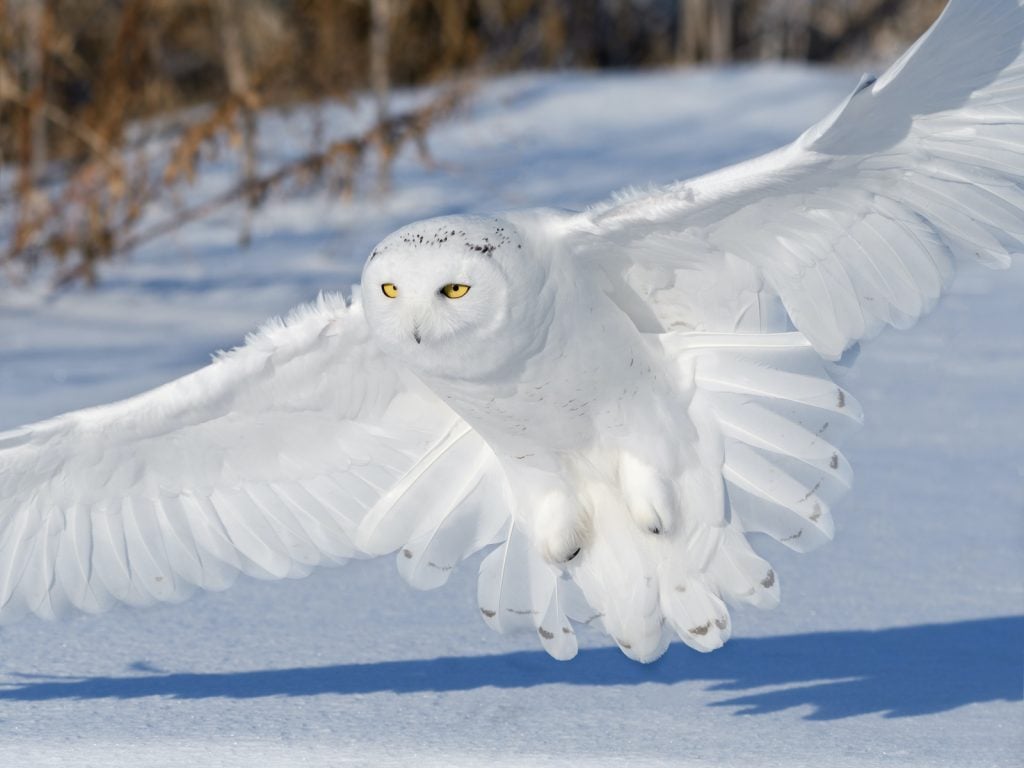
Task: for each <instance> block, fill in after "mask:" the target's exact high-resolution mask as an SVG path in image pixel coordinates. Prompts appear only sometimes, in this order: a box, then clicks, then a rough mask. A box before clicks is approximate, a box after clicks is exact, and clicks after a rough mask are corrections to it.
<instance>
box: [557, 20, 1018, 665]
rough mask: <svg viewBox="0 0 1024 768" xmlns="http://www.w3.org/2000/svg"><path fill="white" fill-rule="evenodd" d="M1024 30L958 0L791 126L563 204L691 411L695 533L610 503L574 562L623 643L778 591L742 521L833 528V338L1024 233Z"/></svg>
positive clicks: (854, 419) (707, 624)
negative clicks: (637, 187)
mask: <svg viewBox="0 0 1024 768" xmlns="http://www.w3.org/2000/svg"><path fill="white" fill-rule="evenodd" d="M1022 40H1024V8H1022V6H1021V3H1020V2H1019V0H952V1H951V2H950V4H949V6H948V7H947V9H946V11H945V12H944V13H943V15H942V16H941V17H940V19H939V20H938V21H937V22H936V24H935V25H934V26H933V27H932V29H931V30H930V31H929V32H928V33H927V34H925V35H924V37H922V38H921V40H919V41H918V42H917V43H916V44H915V45H914V46H913V47H912V48H911V49H910V50H909V51H908V52H907V53H906V54H905V55H904V56H903V57H902V58H901V59H899V61H897V62H896V63H895V64H894V65H893V66H892V68H890V69H889V71H888V72H886V74H885V75H883V76H882V77H881V78H879V79H878V80H872V79H865V80H863V81H862V83H861V85H860V86H859V87H858V88H857V89H856V91H855V92H854V93H853V94H852V95H851V96H850V97H849V98H848V99H847V100H846V101H845V102H844V103H843V104H842V105H840V107H839V108H838V109H837V110H835V111H834V112H833V113H832V114H831V115H830V116H828V117H827V118H826V119H825V120H823V121H822V122H821V123H819V124H818V125H816V126H814V127H812V128H811V129H810V130H808V131H807V132H806V133H805V134H804V135H803V136H801V137H800V138H799V139H798V140H797V141H796V142H794V143H793V144H791V145H790V146H787V147H785V148H783V149H780V150H778V151H776V152H772V153H770V154H768V155H765V156H763V157H760V158H757V159H754V160H751V161H749V162H746V163H742V164H740V165H737V166H734V167H731V168H727V169H725V170H722V171H719V172H717V173H712V174H710V175H707V176H703V177H701V178H697V179H693V180H690V181H685V182H680V183H677V184H674V185H671V186H669V187H666V188H664V189H658V190H653V191H650V192H631V193H628V194H625V195H622V196H619V197H617V198H615V199H613V200H611V201H609V202H607V203H605V204H602V205H598V206H596V207H594V208H592V209H590V210H588V211H586V212H584V213H582V214H580V215H578V216H576V217H574V218H569V219H567V220H566V230H565V233H566V234H565V236H566V237H567V239H568V245H569V247H570V249H571V250H573V251H574V253H575V258H577V259H578V262H579V265H580V267H581V268H591V269H596V268H599V269H601V270H603V272H604V273H605V275H606V276H607V278H608V283H607V286H608V287H607V292H608V295H609V297H610V298H611V299H612V301H614V302H615V303H616V305H618V307H619V308H620V309H621V310H622V311H623V312H625V313H627V314H628V315H629V316H630V317H631V318H632V319H633V320H634V322H635V323H636V325H637V327H638V328H639V329H640V330H641V331H643V332H646V333H649V334H651V336H650V338H651V341H652V343H655V344H657V345H659V346H660V347H661V348H662V349H663V350H664V352H665V355H666V357H667V358H668V359H669V360H670V361H671V362H672V363H673V364H674V366H675V370H676V379H677V384H678V386H679V387H680V388H681V390H682V391H683V392H685V393H687V394H688V401H687V402H688V405H687V411H688V415H689V417H690V420H691V422H692V423H693V425H694V427H695V429H696V431H697V439H696V442H695V451H696V454H697V456H698V458H699V463H700V466H699V468H698V467H694V468H692V470H693V471H694V472H695V473H698V474H699V478H700V482H699V483H693V484H692V489H687V493H686V495H685V497H684V498H683V499H682V509H683V511H684V515H685V516H686V523H687V525H686V530H685V531H684V532H683V533H682V535H681V539H682V540H672V541H665V542H663V541H660V540H654V539H652V537H650V536H648V537H646V538H643V537H640V536H639V535H638V534H635V533H634V534H633V540H634V543H633V544H632V545H631V544H630V543H629V541H630V538H629V533H630V530H629V529H628V526H625V527H624V526H622V525H620V526H619V527H620V528H623V527H624V528H625V530H616V528H615V523H616V520H615V519H613V518H612V517H610V516H608V517H606V518H605V519H603V520H598V522H597V523H595V526H594V531H593V535H594V538H595V540H594V542H593V543H592V547H591V556H590V558H589V559H588V561H586V562H584V563H583V564H582V565H581V566H579V568H577V570H576V571H575V572H574V575H573V578H574V579H575V580H576V581H577V583H578V584H579V585H580V587H581V588H582V590H583V592H584V593H585V595H586V598H587V600H588V601H589V602H590V604H591V605H592V606H594V608H595V610H596V611H597V612H598V613H600V614H601V615H602V621H603V622H604V626H605V627H606V629H608V631H609V632H610V633H611V634H612V635H613V636H614V637H616V639H617V640H618V642H619V644H620V646H621V647H622V648H623V649H624V651H625V652H626V653H627V654H629V655H631V656H633V657H634V658H638V659H640V660H643V661H649V660H651V659H653V658H656V657H657V656H658V655H659V654H660V653H661V652H662V651H663V650H664V648H665V646H666V645H667V643H668V638H667V634H666V633H667V631H668V629H667V628H671V629H673V630H674V631H675V632H676V633H677V634H678V635H679V636H680V637H681V638H682V639H683V640H684V641H685V642H686V643H688V644H689V645H691V646H692V647H694V648H697V649H698V650H703V651H707V650H712V649H714V648H717V647H718V646H719V645H721V644H722V643H723V642H724V641H725V640H726V639H727V638H728V636H729V632H730V629H731V626H730V623H729V617H728V614H727V612H726V609H725V606H724V605H723V603H722V599H723V598H724V599H726V600H728V601H730V602H748V603H752V604H754V605H758V606H762V607H766V606H770V605H773V604H774V603H776V602H777V600H778V589H779V585H778V578H777V576H776V574H775V572H774V571H773V570H772V569H771V568H770V566H769V565H768V564H767V563H766V562H765V561H763V560H762V559H761V558H760V557H758V556H757V555H756V554H755V553H754V552H753V551H752V550H751V548H750V546H749V544H748V543H747V540H746V537H745V536H744V535H743V534H745V533H748V532H753V531H759V532H763V533H767V534H769V535H771V536H772V537H774V538H775V539H777V540H779V541H781V542H783V543H784V544H786V545H787V546H789V547H791V548H793V549H797V550H800V551H803V550H806V549H810V548H812V547H814V546H817V545H819V544H821V543H822V542H824V541H827V540H828V539H830V538H831V536H832V532H833V528H832V521H831V514H830V507H831V505H832V504H833V503H834V502H835V501H836V500H837V499H838V498H839V497H840V496H841V495H842V494H843V493H844V492H845V491H846V490H847V489H848V488H849V485H850V482H851V479H852V473H851V471H850V468H849V465H848V464H847V462H846V460H845V459H844V458H843V456H842V454H841V453H840V452H839V446H840V445H841V443H842V440H843V438H844V436H845V435H846V434H847V433H848V432H849V431H850V430H851V429H853V428H855V427H856V426H857V425H858V424H859V422H860V421H861V413H860V409H859V406H858V405H857V403H856V402H855V401H854V400H853V398H852V397H851V396H850V395H849V393H848V392H846V391H845V390H844V389H842V388H841V387H838V386H837V385H836V384H835V383H834V382H833V381H832V379H831V377H830V368H829V366H828V365H827V364H825V363H824V361H823V360H822V359H821V358H822V357H824V358H827V359H831V360H835V359H838V358H839V357H840V356H841V355H842V354H843V352H844V351H845V350H846V349H847V348H849V347H850V346H851V345H853V344H855V343H856V342H857V341H858V340H860V339H863V338H867V337H870V336H872V335H873V334H876V333H878V332H879V331H880V330H881V329H882V328H883V327H884V326H886V325H893V326H896V327H901V328H902V327H906V326H909V325H910V324H912V323H913V322H914V321H915V320H916V319H917V318H918V317H920V316H921V315H922V314H924V313H925V312H927V311H928V310H930V309H931V308H932V307H933V305H934V304H935V302H936V300H937V299H938V297H939V295H940V293H941V292H942V290H943V288H944V287H945V286H946V285H947V284H948V282H949V280H950V278H951V275H952V273H953V267H954V263H955V261H956V260H957V259H973V260H977V261H980V262H982V263H984V264H987V265H990V266H1006V265H1008V264H1009V259H1010V256H1011V255H1013V254H1015V253H1020V252H1021V251H1022V250H1024V189H1022V184H1024V57H1022ZM794 329H795V330H794ZM598 523H600V524H598ZM638 552H639V553H642V555H643V556H641V557H637V556H636V555H637V553H638ZM598 555H599V557H598ZM609 573H614V574H628V576H626V577H619V578H617V579H615V580H614V581H615V582H616V583H612V581H613V580H609V579H608V578H607V576H606V574H609ZM622 585H626V586H622ZM634 585H644V586H643V589H642V592H641V591H638V590H639V588H638V587H636V586H634ZM618 614H622V615H624V616H627V617H634V616H637V615H642V619H643V620H636V619H633V618H630V620H629V621H623V620H619V619H618V618H617V616H618Z"/></svg>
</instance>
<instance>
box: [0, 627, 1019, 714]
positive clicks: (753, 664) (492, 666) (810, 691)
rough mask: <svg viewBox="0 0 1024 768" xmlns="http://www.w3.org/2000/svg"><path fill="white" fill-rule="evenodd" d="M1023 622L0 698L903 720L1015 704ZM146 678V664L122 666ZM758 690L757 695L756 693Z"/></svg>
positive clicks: (192, 676) (397, 664)
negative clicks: (606, 693)
mask: <svg viewBox="0 0 1024 768" xmlns="http://www.w3.org/2000/svg"><path fill="white" fill-rule="evenodd" d="M1022 649H1024V616H1011V617H1001V618H991V619H980V620H975V621H961V622H955V623H951V624H929V625H920V626H913V627H900V628H896V629H884V630H879V631H873V632H872V631H850V632H818V633H812V634H803V635H789V636H780V637H761V638H739V639H736V640H733V641H732V642H731V643H729V644H728V645H727V646H726V647H725V648H724V649H722V650H720V651H718V652H716V653H713V654H710V655H708V656H703V655H698V654H697V653H695V652H692V651H690V650H689V649H687V648H685V647H683V646H680V645H673V646H672V648H671V649H670V650H669V652H668V653H667V654H666V655H665V656H663V657H662V658H661V659H659V660H658V661H657V662H655V663H653V664H650V665H640V664H637V663H635V662H632V661H630V660H628V659H626V658H625V657H624V656H623V655H622V654H621V653H620V652H619V650H618V649H617V648H591V649H583V650H581V651H580V653H579V655H578V656H577V657H576V659H575V660H574V661H573V662H571V663H568V664H566V663H561V662H556V661H554V660H552V659H550V658H548V657H547V656H546V655H545V654H544V653H542V652H540V651H520V652H516V653H506V654H499V655H489V656H469V657H449V658H438V659H416V660H405V661H380V662H373V663H366V664H337V665H333V666H324V667H296V668H293V669H264V670H253V671H248V672H223V673H172V674H165V673H157V674H143V675H135V676H129V677H92V678H85V679H77V680H68V679H57V680H54V679H52V678H51V679H47V680H45V681H41V680H32V681H24V682H15V683H8V684H5V685H0V700H13V701H40V700H51V699H102V698H117V699H133V698H139V697H144V696H170V697H174V698H180V699H205V698H211V697H227V698H236V699H245V698H255V697H262V696H317V695H324V694H335V695H342V696H344V695H349V694H365V693H379V692H389V691H390V692H395V693H399V694H402V693H417V692H424V691H435V692H442V691H465V690H472V689H476V688H483V687H487V686H493V687H496V688H530V687H534V686H539V685H555V684H560V685H574V686H591V685H592V686H616V685H620V686H621V685H630V686H632V685H639V684H643V683H647V684H655V685H672V684H675V683H682V682H707V683H709V684H710V685H709V686H708V690H710V691H715V692H723V691H724V692H737V693H739V694H741V695H737V696H734V697H732V698H727V699H724V700H715V701H713V702H710V704H711V705H712V706H725V707H735V708H738V710H737V714H764V713H768V712H777V711H780V710H784V709H789V708H791V707H798V706H802V705H811V706H812V707H813V708H814V710H813V712H812V713H811V714H810V715H808V717H809V719H812V720H832V719H837V718H843V717H851V716H854V715H864V714H868V713H872V712H879V713H884V714H885V716H887V717H911V716H915V715H924V714H930V713H934V712H942V711H945V710H949V709H953V708H955V707H959V706H963V705H966V704H975V703H981V702H988V701H997V700H1006V701H1014V700H1019V699H1020V698H1021V695H1022V691H1021V684H1022V674H1024V656H1022ZM134 668H135V669H137V670H138V671H140V672H149V671H151V668H148V667H134ZM761 688H769V690H764V691H761V690H756V689H761Z"/></svg>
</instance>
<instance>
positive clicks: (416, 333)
mask: <svg viewBox="0 0 1024 768" xmlns="http://www.w3.org/2000/svg"><path fill="white" fill-rule="evenodd" d="M412 337H413V338H414V339H416V343H417V344H419V343H420V342H422V341H423V339H422V338H420V332H419V331H418V330H417V331H413V332H412Z"/></svg>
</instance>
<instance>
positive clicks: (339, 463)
mask: <svg viewBox="0 0 1024 768" xmlns="http://www.w3.org/2000/svg"><path fill="white" fill-rule="evenodd" d="M1022 40H1024V8H1022V6H1021V3H1020V2H1019V1H1018V0H952V2H951V3H950V5H949V7H948V8H947V9H946V11H945V12H944V13H943V15H942V16H941V17H940V19H939V20H938V21H937V22H936V23H935V25H934V26H933V27H932V28H931V30H930V31H929V32H928V33H926V34H925V35H924V37H922V38H921V39H920V40H919V41H918V42H917V43H916V44H915V45H914V46H913V47H912V48H911V49H910V50H909V51H908V52H907V53H906V54H905V55H904V56H903V57H902V58H900V59H899V60H898V61H897V62H896V63H895V64H894V65H893V66H892V67H891V68H890V69H889V70H888V71H887V72H886V73H885V74H884V75H883V76H882V77H881V78H879V79H877V80H876V79H872V78H865V79H864V80H862V82H861V83H860V85H859V86H858V87H857V88H856V90H855V91H854V92H853V94H852V95H851V96H850V97H849V98H848V99H846V101H845V102H843V103H842V104H841V105H840V106H839V107H838V108H837V109H836V110H835V111H834V112H833V113H832V114H830V115H829V116H828V117H826V118H825V119H824V120H822V121H821V122H820V123H818V124H817V125H814V126H813V127H811V128H810V129H809V130H808V131H807V132H805V133H804V134H803V135H802V136H800V138H798V139H797V140H796V141H795V142H794V143H792V144H790V145H789V146H786V147H784V148H782V149H779V150H777V151H774V152H771V153H769V154H767V155H764V156H762V157H759V158H756V159H754V160H751V161H748V162H745V163H741V164H739V165H736V166H733V167H730V168H726V169H724V170H721V171H718V172H716V173H711V174H709V175H706V176H702V177H700V178H696V179H692V180H689V181H683V182H678V183H676V184H672V185H669V186H667V187H664V188H658V189H651V190H644V191H629V192H626V193H624V194H620V195H617V196H615V197H613V198H612V199H611V200H609V201H607V202H604V203H601V204H598V205H595V206H593V207H591V208H589V209H587V210H585V211H582V212H567V211H561V210H558V211H556V210H529V211H519V212H513V213H505V214H501V215H496V216H449V217H444V218H440V219H433V220H429V221H424V222H419V223H415V224H412V225H410V226H408V227H406V228H404V229H401V230H399V231H398V232H396V233H394V234H392V235H391V236H389V237H388V238H386V239H385V240H384V241H383V242H382V243H380V244H379V245H378V246H377V247H376V248H375V249H374V250H373V252H372V253H371V254H370V255H369V258H368V259H367V261H366V266H365V268H364V270H363V275H362V281H361V285H360V286H359V287H357V288H353V289H352V291H351V295H350V296H349V297H347V298H346V297H341V296H323V297H321V298H320V299H319V300H318V301H317V302H316V303H314V304H312V305H310V306H306V307H302V308H300V309H298V310H296V311H295V312H293V313H292V314H291V315H290V316H289V317H288V318H287V319H285V320H283V321H278V320H275V321H271V322H270V323H268V324H267V325H266V326H264V327H263V328H262V329H261V330H260V331H258V332H257V333H255V334H253V335H252V336H250V337H249V338H248V339H247V341H246V343H245V345H244V346H242V347H240V348H238V349H235V350H233V351H230V352H227V353H224V354H221V355H219V356H218V357H217V358H216V359H215V361H214V362H213V363H212V364H211V365H209V366H208V367H206V368H204V369H202V370H199V371H197V372H195V373H193V374H191V375H189V376H185V377H184V378H182V379H179V380H177V381H174V382H171V383H169V384H166V385H164V386H162V387H159V388H158V389H155V390H153V391H151V392H147V393H145V394H142V395H139V396H137V397H133V398H131V399H128V400H125V401H123V402H119V403H114V404H112V405H107V406H101V407H96V408H89V409H86V410H82V411H78V412H75V413H69V414H65V415H63V416H58V417H56V418H53V419H50V420H47V421H43V422H40V423H38V424H33V425H30V426H26V427H23V428H20V429H15V430H12V431H8V432H5V433H2V434H0V619H2V620H6V621H11V620H14V619H17V618H19V617H21V616H22V615H25V614H28V613H33V614H36V615H38V616H42V617H54V616H58V615H62V614H65V613H68V612H69V611H71V610H73V609H77V610H80V611H86V612H98V611H103V610H105V609H107V608H110V607H111V606H112V605H114V604H115V603H117V602H123V603H127V604H130V605H146V604H150V603H154V602H158V601H169V602H175V601H180V600H183V599H184V598H186V597H187V596H189V595H190V594H191V593H192V592H193V591H195V590H196V589H198V588H203V589H223V588H225V587H227V586H228V585H229V584H231V582H232V580H233V579H234V578H235V576H236V575H237V574H238V573H239V572H242V573H245V574H248V575H251V576H256V577H259V578H281V577H296V576H302V575H304V574H307V573H308V572H309V571H310V570H311V569H312V568H313V567H314V566H316V565H320V564H330V563H339V562H342V561H345V560H347V559H351V558H355V557H364V556H368V555H380V554H386V553H397V562H398V568H399V570H400V572H401V573H402V575H403V576H404V577H405V579H406V580H407V581H408V582H409V583H410V584H412V585H414V586H416V587H420V588H431V587H437V586H439V585H441V584H443V583H444V582H445V581H446V580H447V579H448V577H449V575H450V573H451V571H452V569H453V568H454V567H455V566H456V565H457V564H458V563H459V562H460V561H461V560H463V559H465V558H467V557H469V556H470V555H472V554H473V553H476V552H478V551H480V550H482V549H485V548H489V549H490V552H489V553H488V554H487V555H486V556H485V557H484V558H483V560H482V562H481V565H480V573H479V588H478V601H479V611H480V613H481V615H482V617H483V620H484V621H485V622H487V624H489V625H490V626H491V627H493V628H494V629H496V630H499V631H507V630H512V629H518V628H526V629H528V630H529V631H532V632H534V633H535V634H536V636H537V637H538V638H539V641H540V643H541V644H542V645H543V647H544V648H545V650H547V652H548V653H550V654H551V655H552V656H554V657H556V658H559V659H567V658H571V657H572V656H573V655H574V654H575V653H576V648H577V641H576V633H575V627H576V626H578V625H579V624H581V623H587V624H591V625H593V626H597V627H600V628H602V629H603V630H604V631H605V632H607V633H608V635H610V636H611V638H613V639H614V641H615V642H616V643H617V644H618V646H619V647H620V648H621V649H622V650H623V651H624V652H625V653H626V654H627V655H628V656H630V657H632V658H634V659H637V660H639V661H650V660H652V659H655V658H657V657H658V656H659V655H660V654H661V653H662V652H663V651H664V650H665V648H666V647H667V645H668V643H669V642H670V640H671V639H673V638H674V637H679V638H681V639H682V641H683V642H685V643H686V644H688V645H690V646H692V647H693V648H696V649H698V650H701V651H710V650H713V649H715V648H718V647H719V646H721V645H722V643H724V642H725V641H726V640H727V639H728V637H729V635H730V633H731V631H732V625H731V621H730V617H729V612H728V610H727V607H726V606H727V604H730V603H749V604H753V605H755V606H759V607H771V606H774V605H775V604H777V603H778V601H779V577H778V575H777V574H776V573H775V571H774V570H773V569H772V567H771V566H770V565H769V564H768V563H767V562H766V561H765V560H763V559H762V558H761V557H760V556H758V555H757V554H756V553H755V552H754V551H753V549H752V548H751V547H750V545H749V544H748V541H747V536H746V534H748V533H750V532H761V533H766V534H769V535H771V536H773V537H774V538H776V539H777V540H779V541H781V542H783V543H784V544H786V545H787V546H789V547H791V548H792V549H795V550H798V551H805V550H809V549H811V548H813V547H816V546H818V545H820V544H822V543H823V542H826V541H828V540H829V539H831V538H832V534H833V523H832V507H833V505H834V503H835V501H836V500H837V499H838V498H839V497H840V496H841V495H842V494H843V493H844V492H845V491H847V490H848V488H849V487H850V482H851V470H850V466H849V465H848V463H847V461H846V459H845V458H844V457H843V455H842V453H841V452H840V451H839V449H838V447H837V446H839V445H840V444H841V443H842V441H843V439H844V437H846V435H847V434H848V433H849V432H850V431H851V430H852V429H854V428H856V427H857V425H858V424H859V423H860V422H861V410H860V408H859V406H858V404H857V401H856V400H855V399H854V398H853V397H852V396H851V395H850V393H848V392H847V391H846V390H845V389H843V388H842V387H841V386H839V385H838V384H836V383H835V382H834V381H833V380H832V378H831V376H830V374H831V372H832V370H833V368H832V367H831V364H832V362H833V361H836V360H838V359H840V358H841V357H842V356H843V355H844V352H846V351H847V350H849V349H850V348H851V347H852V346H854V345H855V344H857V343H858V342H859V341H860V340H862V339H867V338H869V337H871V336H874V335H875V334H877V333H878V332H879V331H880V330H882V329H883V328H884V327H885V326H886V325H892V326H895V327H897V328H906V327H908V326H910V325H911V324H913V323H914V321H915V320H917V318H919V317H920V316H921V315H923V314H924V313H926V312H928V311H929V310H930V309H931V308H932V307H933V306H934V304H935V303H936V301H937V299H938V298H939V295H940V293H941V292H942V290H943V288H944V287H945V286H946V285H948V283H949V281H950V279H951V276H952V273H953V267H954V263H955V262H956V260H958V259H970V260H976V261H980V262H982V263H984V264H986V265H989V266H994V267H1000V266H1002V267H1005V266H1007V265H1008V263H1009V259H1010V256H1011V254H1013V253H1016V252H1019V251H1021V250H1022V248H1024V191H1022V184H1024V56H1022Z"/></svg>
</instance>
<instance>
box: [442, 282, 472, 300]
mask: <svg viewBox="0 0 1024 768" xmlns="http://www.w3.org/2000/svg"><path fill="white" fill-rule="evenodd" d="M441 293H443V294H444V295H445V296H447V297H448V298H449V299H461V298H462V297H463V296H465V295H466V294H467V293H469V286H468V285H461V284H459V283H448V285H446V286H445V287H444V288H442V289H441Z"/></svg>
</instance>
